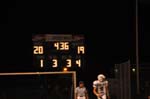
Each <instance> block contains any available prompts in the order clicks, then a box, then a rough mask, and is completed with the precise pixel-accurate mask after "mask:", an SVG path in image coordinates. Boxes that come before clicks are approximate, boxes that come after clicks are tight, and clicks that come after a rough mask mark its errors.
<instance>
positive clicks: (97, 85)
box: [93, 80, 108, 94]
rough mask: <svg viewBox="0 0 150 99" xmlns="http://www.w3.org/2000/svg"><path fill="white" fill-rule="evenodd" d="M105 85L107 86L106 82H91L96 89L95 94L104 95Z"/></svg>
mask: <svg viewBox="0 0 150 99" xmlns="http://www.w3.org/2000/svg"><path fill="white" fill-rule="evenodd" d="M107 84H108V81H107V80H105V81H102V82H100V81H98V80H95V81H94V82H93V87H95V88H96V90H97V93H101V94H106V86H107Z"/></svg>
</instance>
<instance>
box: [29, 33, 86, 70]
mask: <svg viewBox="0 0 150 99" xmlns="http://www.w3.org/2000/svg"><path fill="white" fill-rule="evenodd" d="M84 40H85V38H84V36H83V35H71V34H37V35H33V36H32V42H33V66H34V67H35V68H37V69H46V70H62V69H63V68H70V70H74V69H76V68H81V67H83V66H84V58H85V56H84V55H85V45H84Z"/></svg>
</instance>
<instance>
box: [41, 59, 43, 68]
mask: <svg viewBox="0 0 150 99" xmlns="http://www.w3.org/2000/svg"><path fill="white" fill-rule="evenodd" d="M40 66H41V68H43V59H41V60H40Z"/></svg>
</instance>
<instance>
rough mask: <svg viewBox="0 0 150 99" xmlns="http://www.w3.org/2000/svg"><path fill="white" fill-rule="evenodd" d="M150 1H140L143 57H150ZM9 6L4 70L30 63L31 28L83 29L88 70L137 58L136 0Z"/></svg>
mask: <svg viewBox="0 0 150 99" xmlns="http://www.w3.org/2000/svg"><path fill="white" fill-rule="evenodd" d="M108 2H109V3H108ZM145 2H146V1H145ZM145 2H141V1H140V9H141V10H140V18H141V19H140V20H141V21H140V22H141V23H142V26H140V27H142V28H141V30H140V48H141V49H140V55H141V58H140V60H141V61H143V62H144V61H147V60H149V58H150V54H149V49H148V48H149V47H148V46H149V44H148V43H147V42H148V41H149V36H148V32H149V31H150V30H149V28H148V25H147V24H148V23H149V21H148V18H149V17H148V10H147V9H148V4H147V3H145ZM5 4H6V5H7V3H5ZM146 4H147V5H146ZM6 9H7V10H6ZM6 9H5V10H6V12H5V11H3V13H4V14H3V15H4V20H3V19H2V24H1V28H2V29H1V33H2V34H1V35H2V36H1V37H2V38H4V39H5V40H2V39H1V42H0V43H1V46H2V47H1V50H2V51H1V59H2V61H1V67H2V68H3V69H1V71H28V70H29V69H31V64H32V45H31V34H32V33H51V32H53V33H55V32H57V33H74V34H84V35H85V37H86V45H87V59H86V60H87V62H88V63H87V64H88V65H89V67H88V70H87V71H89V70H91V71H93V72H94V71H95V70H96V69H95V68H93V67H94V66H96V67H97V68H99V69H102V68H103V69H104V70H107V69H109V67H111V66H112V65H113V64H115V63H121V62H124V61H126V60H128V59H131V60H134V58H135V57H134V56H135V45H134V44H135V36H134V35H135V30H134V29H135V27H134V19H135V18H134V14H135V13H134V10H135V9H134V1H131V0H107V1H105V0H104V1H100V2H88V1H86V2H70V4H65V5H62V3H60V4H58V3H55V6H54V4H52V3H42V2H30V3H28V2H19V1H16V2H10V4H8V5H7V8H6ZM6 17H7V18H6ZM5 19H6V20H5ZM147 62H148V61H147ZM100 66H102V67H100Z"/></svg>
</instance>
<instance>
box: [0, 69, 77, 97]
mask: <svg viewBox="0 0 150 99" xmlns="http://www.w3.org/2000/svg"><path fill="white" fill-rule="evenodd" d="M44 74H72V78H73V85H74V99H75V98H76V94H75V88H76V71H65V72H61V71H60V72H14V73H0V76H15V75H44Z"/></svg>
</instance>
